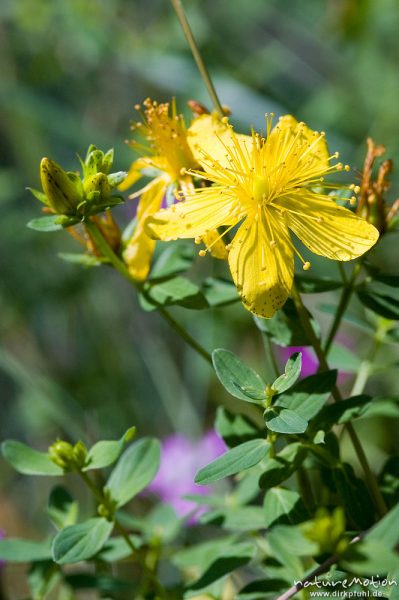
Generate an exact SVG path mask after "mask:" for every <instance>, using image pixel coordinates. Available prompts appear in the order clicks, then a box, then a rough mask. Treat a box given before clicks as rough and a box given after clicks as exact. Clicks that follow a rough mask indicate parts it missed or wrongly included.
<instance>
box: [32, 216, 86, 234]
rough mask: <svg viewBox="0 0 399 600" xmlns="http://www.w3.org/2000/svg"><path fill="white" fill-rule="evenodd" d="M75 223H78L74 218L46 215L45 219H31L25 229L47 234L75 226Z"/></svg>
mask: <svg viewBox="0 0 399 600" xmlns="http://www.w3.org/2000/svg"><path fill="white" fill-rule="evenodd" d="M76 223H79V219H77V218H75V217H68V216H66V215H46V216H45V217H38V218H37V219H32V220H31V221H29V223H27V227H29V228H30V229H34V230H35V231H42V232H44V233H47V232H51V231H60V230H61V229H64V228H65V227H71V226H72V225H76Z"/></svg>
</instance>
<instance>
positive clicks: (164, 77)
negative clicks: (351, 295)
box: [0, 0, 399, 534]
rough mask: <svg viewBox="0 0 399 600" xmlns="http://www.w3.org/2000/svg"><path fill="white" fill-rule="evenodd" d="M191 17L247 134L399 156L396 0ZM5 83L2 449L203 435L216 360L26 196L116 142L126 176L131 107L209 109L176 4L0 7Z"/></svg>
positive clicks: (223, 10) (215, 390)
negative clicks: (56, 172)
mask: <svg viewBox="0 0 399 600" xmlns="http://www.w3.org/2000/svg"><path fill="white" fill-rule="evenodd" d="M185 6H186V9H187V13H188V17H189V19H190V22H191V24H192V27H193V29H194V32H195V34H196V37H197V40H198V42H199V45H200V47H201V50H202V52H203V55H204V58H205V60H206V62H207V64H208V66H209V69H210V72H211V74H212V76H213V77H214V81H215V85H216V88H217V90H218V93H219V96H220V98H221V100H222V102H223V103H224V104H227V105H228V106H229V107H230V108H231V109H232V111H233V121H234V122H235V123H236V124H238V125H239V126H241V127H244V128H246V129H247V128H248V126H249V125H254V126H256V127H262V126H263V124H264V116H263V115H264V112H266V111H274V112H275V113H277V114H284V113H286V112H290V113H293V114H294V115H295V116H297V117H298V118H299V119H301V120H305V121H306V122H308V123H309V125H310V126H311V127H312V128H313V129H324V130H326V132H327V136H328V139H329V141H330V146H331V148H332V150H336V149H338V150H340V151H341V153H342V159H343V160H344V161H345V162H350V163H351V164H352V165H354V166H355V168H357V169H359V168H360V167H361V164H362V160H363V156H364V152H365V139H366V137H367V136H368V135H372V136H373V137H374V139H375V140H376V141H377V142H379V143H383V144H385V145H386V147H387V150H388V156H391V157H392V158H394V159H395V158H396V155H397V152H398V149H399V136H398V125H397V123H398V120H397V111H398V98H399V78H398V76H397V65H398V61H399V36H398V34H397V32H398V30H399V5H398V2H397V0H307V1H303V2H298V1H297V0H285V2H281V1H279V0H250V1H248V0H216V1H215V0H186V2H185ZM0 73H1V76H0V111H1V119H0V131H1V140H0V148H1V169H0V202H1V219H0V264H1V282H2V285H1V292H0V311H1V320H0V335H1V349H0V389H1V393H2V402H1V405H0V411H1V413H0V431H1V438H2V439H4V438H5V437H14V438H18V439H20V440H23V441H25V442H27V443H30V444H32V445H35V446H37V447H40V448H43V449H44V448H46V446H47V445H48V443H49V442H50V441H52V440H53V439H54V437H55V436H57V435H60V436H63V437H71V438H72V439H75V438H77V437H83V438H84V439H86V440H87V439H89V440H90V439H97V438H98V436H100V435H103V436H110V437H111V436H119V435H120V433H121V432H122V431H123V430H124V429H125V428H126V426H128V425H131V424H136V425H137V426H138V427H139V431H140V433H141V434H146V433H151V434H155V435H159V436H164V435H166V434H168V433H170V432H172V431H174V430H180V431H183V432H185V433H187V434H189V435H198V434H199V433H200V431H201V430H202V429H203V428H204V427H206V426H207V425H206V423H208V424H209V423H211V418H212V409H209V405H208V401H209V399H211V400H214V401H215V402H226V401H227V399H226V398H225V397H224V393H222V391H221V389H220V387H219V386H218V385H217V384H216V383H215V381H214V377H213V376H212V373H211V371H210V369H209V368H208V366H207V365H206V364H203V362H202V360H201V358H198V357H196V356H195V355H194V354H193V352H192V351H191V350H190V349H186V348H185V347H184V345H183V344H182V343H181V342H180V340H178V339H177V338H176V337H175V335H174V334H173V332H171V331H169V329H168V326H167V325H165V324H164V323H163V322H161V320H160V319H159V317H158V316H157V315H155V314H153V313H143V312H142V311H141V310H140V309H139V308H138V304H137V300H136V298H135V297H134V294H132V292H131V289H130V288H129V285H128V284H127V283H125V282H124V281H121V280H120V278H119V276H118V275H117V274H116V273H114V272H112V271H111V270H110V269H107V268H103V269H91V270H85V269H82V268H79V267H78V266H75V265H71V264H67V263H64V262H63V261H62V260H61V259H60V258H59V257H58V256H57V255H58V253H59V252H62V251H73V250H76V248H75V247H74V243H73V241H72V240H70V239H69V238H68V236H67V235H66V234H46V235H40V234H38V233H37V232H34V231H32V230H29V229H27V228H26V227H25V223H26V222H27V221H28V220H29V219H31V218H33V217H35V216H38V214H39V211H40V207H39V204H38V203H37V202H36V201H35V200H34V198H33V197H32V196H31V195H30V194H29V192H27V191H26V190H25V188H26V186H32V187H39V175H38V166H39V161H40V159H41V157H42V156H49V157H51V158H52V159H53V160H56V161H57V162H59V163H60V164H62V165H63V167H64V168H66V169H70V170H75V169H76V168H77V167H76V164H77V163H76V157H75V153H76V152H79V153H80V154H81V155H83V154H84V153H85V150H86V148H87V146H88V145H89V144H90V143H94V144H96V145H97V146H99V147H101V148H102V149H104V150H107V149H108V148H109V147H114V148H115V151H116V161H115V168H116V169H115V170H120V169H127V168H128V165H129V163H130V161H131V160H132V158H133V157H132V154H131V151H130V150H129V148H128V147H127V146H126V145H125V144H124V140H125V139H126V138H127V137H128V136H129V120H130V119H131V118H133V116H134V115H133V112H134V111H133V106H134V104H136V103H137V102H141V101H142V100H144V99H145V98H146V97H147V96H151V97H152V98H154V99H157V100H168V99H170V98H171V97H172V96H176V98H177V102H178V106H179V108H180V109H181V110H185V103H186V101H187V100H188V99H190V98H195V99H197V100H199V101H202V102H204V103H205V104H207V105H209V101H208V98H207V95H206V91H205V90H204V86H203V84H202V82H201V79H200V77H199V75H198V73H197V70H196V68H195V65H194V63H193V60H192V57H191V55H190V52H189V50H188V49H187V46H186V42H185V39H184V37H183V35H182V33H181V31H180V29H179V25H178V23H177V20H176V18H175V16H174V13H173V11H172V8H171V6H170V5H169V2H168V1H167V0H130V1H127V0H69V1H68V2H65V1H64V0H45V1H42V0H18V1H17V2H15V1H14V0H2V2H1V4H0ZM398 195H399V192H398V180H397V179H396V180H394V185H393V188H392V191H391V197H392V199H394V198H395V197H397V196H398ZM120 216H121V217H123V216H124V213H123V210H122V211H121V212H120ZM395 243H396V241H395ZM378 260H379V261H380V262H384V261H385V262H386V264H387V268H390V269H393V268H394V267H395V262H396V260H397V259H396V258H395V256H394V255H393V253H392V251H391V253H390V254H389V252H388V251H384V244H383V247H382V250H381V251H380V257H379V259H378ZM209 268H211V267H209ZM316 268H317V267H316ZM319 268H320V269H323V272H325V271H326V268H331V269H334V266H330V265H329V266H328V267H326V261H325V262H323V263H322V264H321V266H320V267H319ZM327 300H329V301H331V298H330V299H328V298H327ZM176 314H177V316H178V318H179V319H182V320H183V321H185V322H186V323H187V326H188V327H189V328H190V330H191V332H192V333H193V335H195V336H198V338H199V339H200V340H201V342H202V343H203V344H204V345H205V346H206V347H207V348H212V347H215V346H226V347H230V348H231V349H235V350H236V351H237V352H238V353H239V354H240V355H241V356H242V357H244V358H246V359H247V360H248V361H249V362H251V363H252V364H253V365H254V366H256V365H257V364H260V363H261V361H262V360H263V359H262V358H261V357H260V348H261V340H260V339H259V335H258V334H257V333H256V330H255V328H254V326H253V323H252V320H251V318H250V315H249V314H248V313H246V311H243V310H242V309H241V308H240V307H239V306H234V307H231V308H228V309H223V310H219V311H214V312H213V313H211V312H209V311H205V312H203V313H201V314H197V313H195V315H194V313H190V311H188V310H185V309H180V311H176ZM193 316H195V318H193ZM231 322H233V323H234V328H233V329H232V326H231ZM227 323H230V325H229V326H227V325H226V324H227ZM349 335H350V333H349ZM379 385H382V386H383V387H382V388H381V389H382V391H384V390H385V389H387V387H386V386H388V389H389V381H387V380H384V382H383V383H381V382H380V384H379ZM384 386H385V387H384ZM377 387H378V386H377ZM211 406H212V404H211ZM2 479H3V485H2V489H3V491H2V492H1V496H0V527H1V526H3V527H4V526H6V528H7V532H8V533H9V534H21V533H22V532H24V533H25V534H26V531H27V528H28V531H29V528H30V530H31V531H32V532H33V534H35V532H37V530H40V529H41V528H42V527H44V523H45V518H44V515H43V510H42V506H43V502H44V498H45V494H46V492H47V487H46V486H47V483H46V482H45V483H44V484H43V485H41V486H37V485H34V484H32V482H31V481H30V480H28V481H27V480H26V479H20V478H19V477H17V476H16V475H15V474H14V473H12V472H11V470H10V469H8V468H6V467H5V466H4V465H3V466H2ZM27 494H29V502H26V498H27Z"/></svg>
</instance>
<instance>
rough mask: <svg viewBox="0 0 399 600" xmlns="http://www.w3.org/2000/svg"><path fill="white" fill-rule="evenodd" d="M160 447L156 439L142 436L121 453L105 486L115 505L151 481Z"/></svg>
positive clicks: (122, 503)
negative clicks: (142, 437)
mask: <svg viewBox="0 0 399 600" xmlns="http://www.w3.org/2000/svg"><path fill="white" fill-rule="evenodd" d="M160 458H161V449H160V445H159V442H158V440H155V439H153V438H144V439H142V440H139V441H138V442H135V443H134V444H132V445H131V446H130V448H128V449H127V450H126V451H125V452H124V453H123V455H122V458H121V459H120V460H119V462H118V464H117V465H116V467H115V468H114V470H113V471H112V473H111V475H110V477H109V479H108V482H107V485H106V487H107V488H108V490H109V491H110V492H111V495H112V497H113V499H114V500H116V502H117V506H118V507H119V506H123V505H124V504H126V502H129V500H131V499H132V498H133V497H134V496H136V494H138V493H139V492H141V491H142V490H143V489H144V488H145V487H146V486H147V485H148V484H149V483H150V481H152V480H153V479H154V477H155V475H156V473H157V471H158V468H159V462H160Z"/></svg>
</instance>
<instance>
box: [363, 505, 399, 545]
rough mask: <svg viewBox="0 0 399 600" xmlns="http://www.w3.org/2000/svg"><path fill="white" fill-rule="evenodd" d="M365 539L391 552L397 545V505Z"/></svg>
mask: <svg viewBox="0 0 399 600" xmlns="http://www.w3.org/2000/svg"><path fill="white" fill-rule="evenodd" d="M366 537H367V539H369V540H373V541H378V542H380V543H381V544H384V546H385V547H386V548H389V549H390V550H393V549H394V548H396V546H397V545H398V543H399V504H397V505H396V506H395V507H394V508H392V510H390V511H389V513H387V514H386V515H385V516H384V517H382V519H381V520H380V521H379V522H378V523H377V524H376V525H374V527H373V528H372V529H371V530H370V531H369V532H368V533H367V534H366Z"/></svg>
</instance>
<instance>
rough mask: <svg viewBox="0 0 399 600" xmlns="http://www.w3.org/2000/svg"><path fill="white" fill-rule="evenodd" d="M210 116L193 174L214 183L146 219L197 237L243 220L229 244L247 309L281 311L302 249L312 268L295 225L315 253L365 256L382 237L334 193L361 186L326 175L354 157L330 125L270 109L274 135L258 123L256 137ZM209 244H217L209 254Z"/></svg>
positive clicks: (160, 234)
mask: <svg viewBox="0 0 399 600" xmlns="http://www.w3.org/2000/svg"><path fill="white" fill-rule="evenodd" d="M211 118H212V117H211ZM209 119H210V118H209V117H203V118H201V119H200V120H199V121H197V124H196V128H197V127H200V122H203V124H204V127H205V131H206V130H207V131H208V133H206V134H204V136H203V138H201V134H200V133H198V134H196V138H195V142H193V143H194V144H195V153H196V156H197V160H198V161H199V162H200V164H201V166H202V168H203V169H204V171H205V173H204V174H202V173H201V172H198V171H195V172H194V174H195V175H196V176H197V177H200V178H203V179H205V180H208V182H210V183H211V184H212V185H210V186H209V187H202V188H199V189H196V190H194V191H193V192H191V193H187V194H186V195H185V200H184V201H182V202H180V203H178V204H177V205H175V206H172V207H170V208H169V209H166V210H160V211H159V212H158V213H156V214H155V215H153V216H152V217H149V218H148V219H147V221H146V225H145V227H146V231H147V232H148V234H149V235H151V236H152V237H154V238H156V239H161V240H171V239H177V238H190V237H192V238H197V241H198V239H199V238H200V237H201V238H203V237H204V236H206V235H207V234H208V233H209V231H210V230H215V229H216V228H218V227H220V226H225V227H226V230H225V232H224V233H223V234H222V236H220V237H223V235H225V233H227V232H229V231H231V230H232V229H233V228H235V227H236V226H237V225H239V228H238V231H237V232H236V233H235V235H234V238H233V240H232V242H231V243H230V244H229V245H228V246H227V248H228V249H229V258H228V261H229V266H230V270H231V273H232V277H233V280H234V282H235V284H236V286H237V289H238V292H239V294H240V296H241V298H242V301H243V303H244V306H245V307H246V308H247V309H248V310H250V311H251V312H253V313H254V314H256V315H258V316H261V317H272V316H273V314H274V313H275V312H276V310H278V309H279V308H280V307H281V306H283V304H284V302H285V301H286V299H287V297H288V295H289V293H290V290H291V287H292V280H293V257H294V253H295V254H296V255H297V256H299V258H300V259H301V260H302V262H303V268H304V269H305V270H307V269H308V268H310V263H309V262H307V261H304V259H303V258H302V256H301V255H300V253H299V251H298V250H297V249H296V248H295V246H294V244H293V242H292V240H291V236H290V234H289V230H291V231H293V232H294V233H295V234H296V235H297V236H298V237H299V238H300V239H301V240H302V241H303V243H304V244H305V245H307V246H308V248H310V250H312V251H313V252H315V253H316V254H320V255H321V256H325V257H327V258H330V259H335V260H351V259H353V258H357V257H359V256H361V255H362V254H364V253H365V252H367V251H368V250H369V249H370V248H371V247H372V246H373V245H374V244H375V243H376V241H377V239H378V236H379V234H378V231H377V229H376V228H375V227H373V226H372V225H370V224H369V223H367V222H366V221H365V220H363V219H361V218H359V217H357V216H356V215H354V214H353V213H352V212H351V211H350V210H348V209H347V208H344V207H342V206H340V205H338V204H337V202H336V200H337V199H338V197H336V196H334V195H332V194H333V193H334V192H333V190H337V189H340V188H344V189H346V190H348V189H349V190H352V191H354V192H356V189H357V188H356V186H354V185H353V184H352V185H350V186H339V185H336V184H329V183H326V181H325V177H326V176H328V175H331V174H333V173H337V172H340V171H342V170H346V171H348V170H349V167H348V166H347V165H343V164H342V163H339V162H338V163H336V162H335V163H334V162H333V161H334V159H336V158H338V154H337V153H335V154H333V155H329V153H328V148H327V144H326V141H325V134H324V132H321V133H319V132H316V131H312V130H311V129H309V127H307V126H306V125H305V124H304V123H298V122H297V121H296V119H295V118H294V117H292V116H291V115H285V116H283V117H280V119H279V120H278V122H277V125H276V126H275V127H274V128H273V127H272V116H270V117H268V116H267V118H266V137H263V136H261V135H260V134H258V133H255V132H253V133H252V136H251V137H250V138H249V136H239V135H237V134H236V133H235V132H234V131H233V129H232V127H231V126H229V131H228V132H227V133H226V132H225V131H224V130H223V128H222V127H221V126H220V127H219V132H218V133H216V134H214V129H212V128H214V121H213V122H212V121H210V120H209ZM222 124H223V123H222ZM209 131H211V135H209ZM212 131H213V133H212ZM193 139H194V138H193ZM215 139H216V140H217V141H216V142H215ZM249 140H250V141H249ZM321 190H322V191H321ZM327 190H332V192H330V194H327ZM339 199H340V200H342V198H339ZM353 200H356V199H355V197H352V198H350V199H349V201H350V202H353ZM212 243H214V242H212ZM208 250H211V247H210V246H208V248H207V250H206V251H204V250H202V251H200V255H204V254H206V252H207V251H208Z"/></svg>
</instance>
